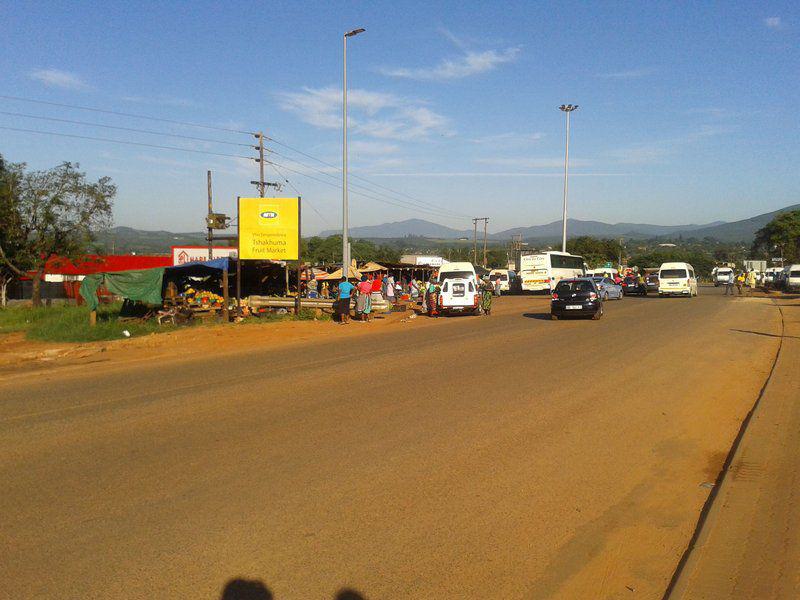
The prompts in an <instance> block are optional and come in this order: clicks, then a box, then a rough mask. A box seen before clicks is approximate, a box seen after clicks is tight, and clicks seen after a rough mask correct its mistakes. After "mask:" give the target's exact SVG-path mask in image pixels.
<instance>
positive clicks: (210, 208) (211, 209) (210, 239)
mask: <svg viewBox="0 0 800 600" xmlns="http://www.w3.org/2000/svg"><path fill="white" fill-rule="evenodd" d="M206 179H207V183H208V219H206V224H207V225H208V235H207V236H206V239H207V241H208V260H212V259H213V258H214V247H213V241H214V230H213V229H212V227H211V225H213V223H212V216H211V215H213V214H214V207H213V206H212V205H211V171H206Z"/></svg>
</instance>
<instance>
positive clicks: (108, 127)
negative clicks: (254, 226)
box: [0, 110, 252, 148]
mask: <svg viewBox="0 0 800 600" xmlns="http://www.w3.org/2000/svg"><path fill="white" fill-rule="evenodd" d="M0 115H8V116H10V117H24V118H26V119H40V120H42V121H55V122H57V123H71V124H73V125H88V126H89V127H103V128H105V129H116V130H118V131H132V132H134V133H147V134H150V135H163V136H166V137H174V138H180V139H183V140H193V141H197V142H210V143H212V144H227V145H229V146H243V147H245V148H252V144H244V143H242V142H228V141H225V140H212V139H209V138H201V137H194V136H191V135H181V134H178V133H165V132H163V131H154V130H152V129H135V128H133V127H119V126H117V125H105V124H103V123H90V122H88V121H74V120H72V119H58V118H56V117H44V116H41V115H28V114H25V113H15V112H6V111H4V110H0Z"/></svg>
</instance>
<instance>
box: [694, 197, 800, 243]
mask: <svg viewBox="0 0 800 600" xmlns="http://www.w3.org/2000/svg"><path fill="white" fill-rule="evenodd" d="M792 210H800V204H794V205H792V206H787V207H786V208H781V209H780V210H774V211H772V212H768V213H764V214H761V215H757V216H755V217H750V218H749V219H742V220H741V221H733V222H732V223H722V224H720V225H709V226H707V227H700V228H697V229H694V230H693V231H691V233H690V236H691V237H696V238H704V237H711V238H714V239H716V240H719V241H720V242H751V241H753V237H754V236H755V234H756V231H758V230H759V229H761V228H762V227H763V226H764V225H766V224H767V223H769V222H770V221H771V220H772V219H774V218H775V217H776V216H778V215H779V214H781V213H785V212H789V211H792Z"/></svg>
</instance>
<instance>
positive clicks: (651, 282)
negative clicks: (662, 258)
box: [644, 273, 658, 292]
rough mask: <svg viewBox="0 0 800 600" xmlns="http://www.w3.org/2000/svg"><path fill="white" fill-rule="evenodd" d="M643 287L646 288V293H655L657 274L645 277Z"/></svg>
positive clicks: (656, 289)
mask: <svg viewBox="0 0 800 600" xmlns="http://www.w3.org/2000/svg"><path fill="white" fill-rule="evenodd" d="M644 286H645V288H647V291H648V292H657V291H658V273H650V275H648V276H647V277H645V278H644Z"/></svg>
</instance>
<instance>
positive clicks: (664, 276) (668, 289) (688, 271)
mask: <svg viewBox="0 0 800 600" xmlns="http://www.w3.org/2000/svg"><path fill="white" fill-rule="evenodd" d="M658 295H659V296H686V297H688V298H691V297H692V296H697V275H696V274H695V272H694V267H693V266H692V265H690V264H689V263H685V262H669V263H663V264H662V265H661V267H659V269H658Z"/></svg>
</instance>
